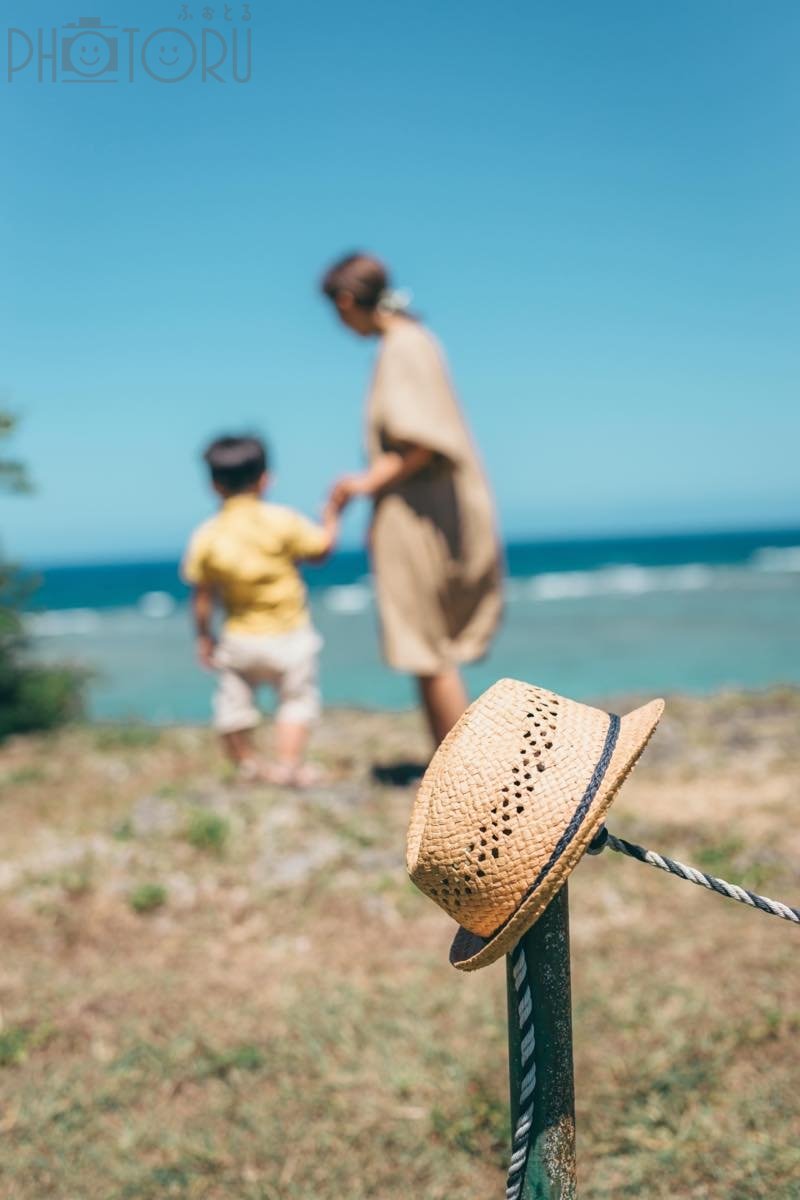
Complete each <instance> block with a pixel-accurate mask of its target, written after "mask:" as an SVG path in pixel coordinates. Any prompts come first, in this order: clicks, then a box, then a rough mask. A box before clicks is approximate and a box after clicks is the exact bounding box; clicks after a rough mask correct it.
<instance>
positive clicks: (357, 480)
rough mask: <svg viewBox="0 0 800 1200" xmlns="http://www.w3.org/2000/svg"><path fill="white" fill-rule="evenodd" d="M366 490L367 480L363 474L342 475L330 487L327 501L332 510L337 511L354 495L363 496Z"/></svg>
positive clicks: (344, 506)
mask: <svg viewBox="0 0 800 1200" xmlns="http://www.w3.org/2000/svg"><path fill="white" fill-rule="evenodd" d="M368 490H369V487H368V482H367V480H365V478H364V476H363V475H343V476H342V478H341V479H337V481H336V483H335V484H334V485H333V487H332V488H331V494H330V496H329V498H328V503H329V504H330V505H331V507H332V508H333V510H334V512H337V513H339V512H341V511H342V509H343V508H346V507H347V505H348V504H349V503H350V501H351V500H353V499H354V498H355V497H356V496H363V495H365V494H366V493H367V492H368Z"/></svg>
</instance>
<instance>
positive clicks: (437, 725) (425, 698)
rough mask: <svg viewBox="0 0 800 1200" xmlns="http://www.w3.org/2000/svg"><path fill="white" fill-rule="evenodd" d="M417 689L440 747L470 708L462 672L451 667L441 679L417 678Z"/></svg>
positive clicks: (442, 672) (436, 676)
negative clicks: (464, 712)
mask: <svg viewBox="0 0 800 1200" xmlns="http://www.w3.org/2000/svg"><path fill="white" fill-rule="evenodd" d="M417 686H418V687H419V694H420V698H421V700H422V707H423V708H424V709H425V716H426V717H427V718H428V725H429V726H430V730H431V733H432V734H433V740H434V742H435V743H436V745H437V746H438V745H439V743H440V742H441V741H443V740H444V738H445V737H446V736H447V734H448V733H449V732H450V730H451V729H452V728H453V726H454V725H455V723H456V721H457V720H458V718H459V717H460V716H461V714H462V713H463V711H464V709H465V708H466V707H467V703H468V701H467V693H466V690H465V688H464V682H463V680H462V678H461V672H460V671H459V669H458V667H449V668H448V669H447V670H446V671H440V672H439V674H438V675H418V676H417Z"/></svg>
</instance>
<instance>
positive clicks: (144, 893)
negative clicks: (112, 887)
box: [129, 883, 167, 913]
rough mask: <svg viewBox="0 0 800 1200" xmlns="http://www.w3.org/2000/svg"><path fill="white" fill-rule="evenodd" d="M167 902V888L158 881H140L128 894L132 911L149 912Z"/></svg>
mask: <svg viewBox="0 0 800 1200" xmlns="http://www.w3.org/2000/svg"><path fill="white" fill-rule="evenodd" d="M166 902H167V889H166V888H165V887H163V886H162V885H161V884H160V883H140V884H139V886H138V887H135V888H134V889H133V891H132V892H131V894H130V897H129V903H130V906H131V908H132V909H133V911H134V912H137V913H149V912H154V911H155V909H157V908H161V907H162V905H164V904H166Z"/></svg>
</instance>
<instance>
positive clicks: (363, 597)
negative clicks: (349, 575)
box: [323, 583, 372, 616]
mask: <svg viewBox="0 0 800 1200" xmlns="http://www.w3.org/2000/svg"><path fill="white" fill-rule="evenodd" d="M323 602H324V604H325V607H326V608H327V609H328V611H329V612H333V613H337V614H339V615H340V616H352V615H354V614H356V613H362V612H366V610H367V609H368V608H369V606H370V604H371V602H372V590H371V589H370V588H368V587H366V586H365V585H364V584H363V583H346V584H341V585H339V586H338V587H329V588H326V589H325V591H324V593H323Z"/></svg>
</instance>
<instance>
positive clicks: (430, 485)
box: [322, 254, 502, 743]
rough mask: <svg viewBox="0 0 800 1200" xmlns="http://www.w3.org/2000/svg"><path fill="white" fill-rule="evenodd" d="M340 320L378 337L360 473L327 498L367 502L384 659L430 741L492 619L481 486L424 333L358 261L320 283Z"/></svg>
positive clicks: (437, 736)
mask: <svg viewBox="0 0 800 1200" xmlns="http://www.w3.org/2000/svg"><path fill="white" fill-rule="evenodd" d="M322 291H323V292H324V294H325V295H326V296H327V297H328V298H329V299H330V300H331V301H332V302H333V304H334V306H335V309H336V312H337V314H338V316H339V319H340V320H341V321H342V323H343V324H344V325H346V326H347V328H348V329H350V330H352V331H353V332H354V333H356V334H358V335H359V336H361V337H375V338H378V339H379V340H380V349H379V351H378V356H377V362H376V365H375V372H374V376H373V379H372V385H371V388H370V392H369V397H368V401H367V413H366V418H367V421H366V425H367V454H368V463H369V465H368V466H367V468H366V470H364V471H360V472H358V473H356V474H351V475H345V476H343V477H342V478H340V479H339V480H338V482H337V483H336V484H335V485H334V487H333V489H332V492H331V500H332V502H333V504H334V505H335V507H336V508H337V509H339V510H341V509H343V508H344V507H345V506H346V505H347V504H349V503H350V501H351V500H353V499H354V498H355V497H357V496H369V497H370V498H371V499H372V502H373V516H372V524H371V528H370V539H369V543H370V554H371V558H372V567H373V572H374V576H375V586H376V591H377V600H378V608H379V611H380V619H381V628H382V635H383V649H384V655H385V658H386V661H387V662H388V663H389V665H390V666H392V667H394V668H395V670H398V671H404V672H407V673H409V674H411V675H414V676H415V677H416V679H417V684H418V688H419V693H420V698H421V700H422V704H423V707H424V709H425V713H426V715H427V718H428V723H429V725H430V729H431V732H432V734H433V737H434V740H435V741H436V742H437V743H438V742H440V741H441V740H442V738H444V737H445V735H446V734H447V733H448V731H449V730H450V729H451V727H452V726H453V725H454V724H455V722H456V721H457V720H458V718H459V717H460V715H461V713H462V712H463V711H464V709H465V707H466V705H467V696H466V692H465V690H464V684H463V682H462V679H461V673H460V670H459V668H460V666H461V664H462V663H469V662H474V661H475V660H476V659H479V658H481V657H482V656H483V655H484V654H485V653H486V651H487V649H488V647H489V644H490V641H491V638H492V635H493V634H494V632H495V630H496V628H497V625H498V622H499V620H500V616H501V612H502V585H501V578H502V571H501V556H500V551H499V545H498V540H497V535H496V532H495V522H494V506H493V503H492V497H491V493H490V490H489V486H488V484H487V482H486V478H485V476H484V474H483V470H482V468H481V465H480V462H479V459H478V456H477V453H476V451H475V448H474V446H473V444H472V440H471V438H470V434H469V431H468V429H467V426H466V423H465V420H464V416H463V413H462V412H461V408H460V406H459V403H458V400H457V398H456V396H455V393H454V391H453V387H452V384H451V382H450V378H449V376H448V372H447V365H446V362H445V359H444V356H443V354H442V351H441V349H440V347H439V345H438V343H437V342H436V340H435V338H434V337H433V336H432V335H431V334H430V333H429V332H428V331H427V330H426V329H425V328H424V327H423V325H422V324H421V323H420V322H419V321H418V320H417V319H416V318H415V317H413V316H411V315H410V314H409V313H408V311H407V305H408V302H407V298H406V297H405V296H404V295H402V294H401V293H398V292H395V291H393V290H392V288H391V286H390V280H389V275H388V272H387V270H386V268H385V267H384V266H383V264H382V263H381V262H380V261H379V260H378V259H376V258H373V257H372V256H370V255H367V254H353V255H350V256H348V257H347V258H344V259H342V260H340V261H339V262H337V263H335V264H334V265H333V266H332V267H331V268H330V269H329V270H328V271H327V272H326V274H325V276H324V278H323V280H322Z"/></svg>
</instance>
